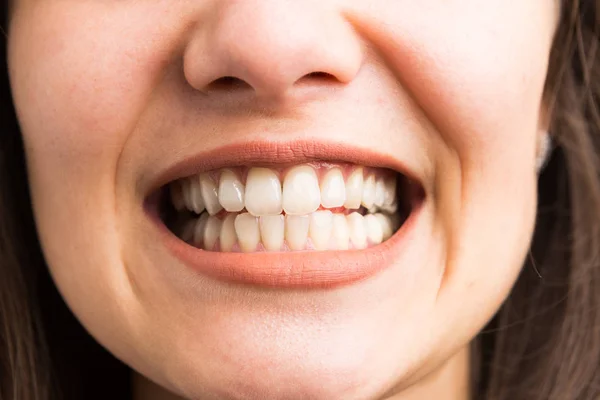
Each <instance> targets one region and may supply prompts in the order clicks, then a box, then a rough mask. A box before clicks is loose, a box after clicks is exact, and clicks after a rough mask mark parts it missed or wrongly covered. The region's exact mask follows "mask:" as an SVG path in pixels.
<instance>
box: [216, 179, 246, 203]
mask: <svg viewBox="0 0 600 400" xmlns="http://www.w3.org/2000/svg"><path fill="white" fill-rule="evenodd" d="M244 190H245V187H244V184H243V183H242V182H241V181H240V180H239V179H238V177H237V176H236V175H235V173H234V172H233V171H230V170H228V169H226V170H224V171H223V172H222V173H221V178H220V180H219V203H221V205H222V206H223V208H224V209H225V210H227V211H229V212H238V211H242V210H243V209H244Z"/></svg>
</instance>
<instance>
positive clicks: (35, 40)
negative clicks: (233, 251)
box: [8, 0, 558, 400]
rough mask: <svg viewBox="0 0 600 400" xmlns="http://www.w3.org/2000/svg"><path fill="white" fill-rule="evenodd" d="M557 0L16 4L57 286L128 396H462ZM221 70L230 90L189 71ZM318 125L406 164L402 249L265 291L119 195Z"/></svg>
mask: <svg viewBox="0 0 600 400" xmlns="http://www.w3.org/2000/svg"><path fill="white" fill-rule="evenodd" d="M557 17H558V9H557V7H556V4H553V3H552V2H549V1H547V0H529V1H522V0H486V1H480V0H444V1H442V0H422V1H417V2H414V1H384V0H373V1H359V0H347V1H340V0H320V1H292V0H279V1H275V0H244V1H234V0H196V1H188V0H183V1H180V2H172V1H166V0H157V1H145V0H142V1H129V0H125V1H119V2H113V1H91V0H77V1H75V0H16V3H15V7H14V10H13V15H12V19H11V23H10V27H9V38H8V39H9V69H10V80H11V85H12V89H13V95H14V101H15V105H16V108H17V112H18V117H19V121H20V124H21V127H22V133H23V137H24V142H25V146H26V155H27V163H28V172H29V179H30V186H31V191H32V197H33V210H34V214H35V218H36V223H37V227H38V230H39V235H40V240H41V245H42V248H43V251H44V254H45V256H46V259H47V262H48V266H49V268H50V270H51V273H52V276H53V277H54V279H55V282H56V284H57V286H58V288H59V290H60V291H61V293H62V295H63V296H64V298H65V300H66V301H67V303H68V304H69V306H70V307H71V308H72V310H73V312H74V313H75V315H76V316H77V317H78V318H79V319H80V320H81V322H82V323H83V324H84V326H85V327H86V328H87V329H88V330H89V332H90V333H91V334H92V335H93V336H94V337H95V338H96V339H97V340H98V341H99V342H100V343H101V344H102V345H104V346H105V347H107V348H108V349H109V350H110V351H111V352H113V353H114V354H115V355H116V356H117V357H119V358H121V359H122V360H124V361H125V362H126V363H127V364H129V365H130V366H131V367H132V368H133V369H134V370H135V371H137V373H139V374H141V375H136V376H137V377H136V379H135V382H136V388H137V391H138V396H140V398H141V397H143V396H142V395H141V394H142V393H146V394H147V397H144V398H150V397H149V396H150V395H149V394H148V393H152V396H154V397H155V398H156V399H159V400H162V399H168V398H172V397H171V396H172V395H170V394H168V392H172V393H175V394H177V395H178V396H182V397H184V398H190V399H224V398H225V399H227V398H231V399H258V398H261V399H286V398H311V399H332V398H343V399H366V398H372V399H375V398H386V397H391V396H395V397H394V398H397V399H413V398H428V397H429V398H439V397H437V396H436V395H435V394H436V393H438V394H439V393H443V394H444V398H447V399H464V398H468V397H469V394H468V390H467V389H466V385H467V379H468V374H467V372H468V361H467V355H468V352H467V348H468V345H469V343H470V342H471V340H472V339H473V338H474V337H475V336H476V334H477V332H478V331H479V330H480V329H481V328H482V327H483V326H484V325H485V323H486V322H487V321H488V320H489V319H490V318H491V317H492V316H493V314H494V313H495V312H496V311H497V309H498V308H499V307H500V305H501V304H502V302H503V300H504V299H505V298H506V296H507V295H508V294H509V292H510V289H511V287H512V285H513V283H514V282H515V280H516V278H517V276H518V273H519V271H520V269H521V268H522V264H523V261H524V259H525V257H526V254H527V250H528V246H529V243H530V238H531V235H532V232H533V229H534V222H535V207H536V202H537V199H536V179H537V177H536V171H535V154H536V143H537V141H538V138H539V136H540V135H541V134H542V133H543V132H544V131H545V129H546V128H547V127H546V126H545V123H544V118H543V116H544V114H545V113H544V106H543V99H542V93H543V87H544V80H545V76H546V72H547V67H548V65H547V63H548V56H549V52H550V46H551V42H552V37H553V34H554V31H555V28H556V21H557ZM312 72H326V73H327V74H329V75H328V76H327V77H326V78H323V77H322V76H321V77H319V76H314V75H310V76H309V75H308V74H310V73H312ZM223 76H235V77H237V78H239V79H241V80H243V81H245V85H238V86H235V87H233V88H224V87H214V86H213V87H209V86H208V85H209V83H210V82H211V81H213V80H215V79H217V78H219V77H223ZM357 110H360V112H356V111H357ZM323 137H326V138H327V139H328V140H329V141H331V142H335V143H345V144H350V145H354V146H361V147H363V148H365V149H369V150H372V151H376V152H380V153H381V154H384V155H389V154H391V155H394V156H395V157H397V158H398V159H400V160H402V161H403V162H405V163H406V164H407V165H409V166H410V168H412V169H413V170H414V171H415V172H416V173H417V174H418V175H419V176H420V177H421V178H422V183H423V186H424V187H425V189H426V191H427V199H426V203H425V206H424V209H423V214H422V215H421V218H422V219H421V222H422V229H424V232H426V233H427V234H426V235H422V237H420V238H419V239H418V240H415V243H411V244H410V245H409V246H407V254H406V257H404V258H403V259H402V262H400V261H398V262H397V263H395V264H394V265H393V266H392V267H391V268H389V269H387V270H385V271H384V272H382V273H380V274H378V275H376V276H374V277H372V278H371V279H368V280H366V281H363V282H360V283H357V284H354V285H351V286H348V287H342V288H338V289H335V290H333V289H332V290H315V291H291V290H264V289H261V288H256V287H240V286H236V285H231V284H226V283H222V282H217V281H214V280H212V279H209V278H207V277H203V276H198V275H197V274H193V273H192V272H191V271H190V270H189V269H187V268H186V267H184V266H183V265H182V264H181V263H180V262H179V261H178V260H177V259H175V258H174V257H173V256H172V255H171V254H170V253H169V252H167V250H166V249H165V248H164V246H162V245H161V243H160V242H159V241H157V237H158V236H157V232H156V228H155V226H154V225H153V224H152V223H151V222H150V221H149V219H148V217H147V216H146V214H144V212H143V208H142V203H143V200H144V195H145V194H146V193H147V190H148V189H149V186H150V184H151V182H152V181H153V179H156V178H157V176H158V175H159V174H160V173H161V172H162V171H163V170H164V169H166V168H168V167H169V166H171V165H173V164H174V163H176V162H178V161H180V160H182V159H184V158H186V157H189V156H192V155H195V154H198V153H199V152H201V151H206V150H211V149H214V148H216V147H219V146H223V145H227V144H231V143H237V142H240V141H247V140H258V139H260V140H271V141H282V142H285V141H289V140H292V139H294V140H296V139H303V140H320V139H322V138H323ZM142 376H145V377H147V379H146V378H142ZM150 382H154V383H150ZM157 385H159V386H157ZM161 387H162V388H164V389H162V388H161ZM430 396H432V397H430ZM438 396H439V395H438Z"/></svg>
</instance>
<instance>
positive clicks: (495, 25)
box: [356, 0, 555, 344]
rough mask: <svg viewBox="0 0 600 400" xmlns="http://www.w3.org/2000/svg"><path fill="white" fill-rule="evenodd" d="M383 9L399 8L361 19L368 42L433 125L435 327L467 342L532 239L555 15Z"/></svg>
mask: <svg viewBox="0 0 600 400" xmlns="http://www.w3.org/2000/svg"><path fill="white" fill-rule="evenodd" d="M400 3H402V4H400ZM390 7H391V8H394V7H397V9H396V10H385V14H384V13H378V12H377V10H373V9H369V10H367V9H365V10H364V12H363V13H362V14H361V15H360V16H358V13H357V16H356V19H357V20H360V19H361V18H362V19H363V20H368V21H369V23H363V24H362V26H361V28H362V31H363V33H365V34H366V35H367V36H368V37H369V39H370V40H371V41H372V42H374V43H375V44H376V46H377V47H378V48H379V49H383V50H382V51H381V54H382V55H383V57H385V61H386V62H387V64H388V65H389V67H390V68H391V69H393V70H394V71H396V73H397V78H398V80H399V82H400V83H401V85H402V88H403V90H406V91H407V92H408V93H409V94H410V95H411V96H412V97H413V98H414V99H415V100H416V102H417V103H418V104H419V105H420V106H421V108H422V110H423V112H424V113H425V114H426V115H427V117H428V119H429V120H430V121H431V122H432V124H433V129H432V131H431V132H428V134H429V135H430V137H431V138H432V141H433V142H434V143H436V144H435V146H436V151H435V153H436V154H435V155H436V157H435V158H436V159H435V164H436V184H435V193H433V197H434V201H435V204H436V208H437V218H436V221H437V223H438V228H439V230H440V231H441V232H443V236H444V238H445V246H446V265H445V271H444V277H443V280H442V284H441V287H440V293H439V294H438V297H437V303H436V312H435V314H436V317H435V318H433V320H435V321H436V324H440V327H442V328H441V329H440V332H446V333H448V329H447V328H444V327H443V326H446V325H444V324H445V323H447V322H448V320H449V319H451V326H452V327H453V329H454V328H456V330H454V332H461V333H462V335H464V336H463V337H461V338H458V337H457V336H458V335H457V334H455V335H454V336H453V339H455V340H457V341H460V340H468V336H469V335H472V334H473V333H474V332H476V330H477V329H479V328H480V327H481V325H482V324H483V323H485V321H486V320H487V319H488V318H489V317H491V315H492V314H493V313H494V312H495V311H496V310H497V309H498V307H499V306H500V304H501V302H502V301H503V299H504V298H505V297H506V296H507V295H508V293H509V291H510V288H511V286H512V284H513V283H514V281H515V280H516V278H517V276H518V273H519V271H520V269H521V266H522V264H523V261H524V259H525V256H526V253H527V249H528V246H529V242H530V236H531V234H532V232H533V227H534V222H535V207H536V174H535V163H534V160H535V156H534V155H535V144H536V138H537V135H538V134H539V130H540V109H541V102H542V94H543V88H544V83H545V77H546V73H547V63H548V54H549V52H550V46H551V40H552V34H553V29H554V23H553V21H554V18H555V10H554V9H553V8H552V7H548V4H547V2H546V1H545V0H544V1H541V0H540V1H538V0H534V1H529V2H520V1H505V0H490V1H486V2H485V3H482V2H477V1H468V0H466V1H448V2H439V1H427V0H425V1H424V2H419V3H418V5H417V4H415V5H412V6H411V5H407V4H406V2H398V3H397V6H394V5H390ZM411 8H414V12H407V9H411ZM417 9H418V12H417ZM365 15H367V16H368V17H365ZM532 16H533V17H532ZM431 21H436V23H435V24H432V22H431ZM532 27H535V29H533V28H532ZM459 327H460V328H459ZM451 336H452V335H451ZM439 340H440V343H446V344H447V342H448V338H442V337H440V338H439Z"/></svg>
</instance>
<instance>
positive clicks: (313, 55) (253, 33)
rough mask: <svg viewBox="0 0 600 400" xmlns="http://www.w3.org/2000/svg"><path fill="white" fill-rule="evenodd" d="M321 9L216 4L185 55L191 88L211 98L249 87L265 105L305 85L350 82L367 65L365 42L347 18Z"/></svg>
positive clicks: (261, 1)
mask: <svg viewBox="0 0 600 400" xmlns="http://www.w3.org/2000/svg"><path fill="white" fill-rule="evenodd" d="M323 1H325V0H323ZM320 3H321V4H322V2H312V1H298V0H215V1H214V7H211V8H210V9H209V10H206V12H205V13H204V14H203V16H202V17H199V19H198V21H197V22H198V23H197V25H196V28H195V31H194V32H193V34H192V35H191V36H190V39H189V41H188V43H187V44H186V47H185V49H184V55H183V56H184V60H183V68H184V74H185V78H186V80H187V82H188V83H189V84H190V85H191V86H192V87H193V88H195V89H196V90H199V91H202V92H204V93H211V92H213V91H215V90H220V89H223V88H224V87H226V88H228V90H230V89H231V88H232V87H240V85H241V86H243V87H245V88H251V89H253V90H254V92H255V96H257V97H260V98H265V99H267V98H268V99H273V98H282V97H285V96H289V95H290V94H291V93H290V92H291V91H292V90H293V89H294V88H295V87H298V86H300V85H302V86H305V85H306V84H309V85H319V86H323V85H326V86H327V85H338V84H340V83H349V82H350V81H352V79H353V78H354V77H355V76H356V75H357V74H358V71H359V70H360V67H361V64H362V61H363V46H362V42H361V41H360V38H359V36H358V35H357V33H356V32H355V31H354V29H353V28H352V25H351V24H350V23H349V22H348V21H347V20H345V19H344V18H343V16H342V13H340V12H336V11H334V10H332V9H328V8H325V7H323V6H319V4H320ZM325 3H327V1H325ZM233 82H235V83H236V84H235V85H233V84H232V83H233Z"/></svg>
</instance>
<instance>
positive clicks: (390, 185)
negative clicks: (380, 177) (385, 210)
mask: <svg viewBox="0 0 600 400" xmlns="http://www.w3.org/2000/svg"><path fill="white" fill-rule="evenodd" d="M397 182H398V180H397V178H396V177H395V176H391V177H388V178H387V179H386V180H385V200H384V202H383V204H384V205H386V206H389V205H391V204H393V203H396V185H397Z"/></svg>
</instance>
